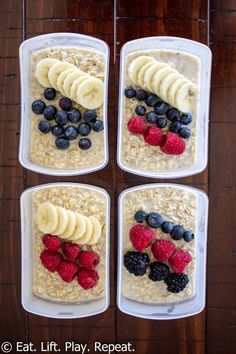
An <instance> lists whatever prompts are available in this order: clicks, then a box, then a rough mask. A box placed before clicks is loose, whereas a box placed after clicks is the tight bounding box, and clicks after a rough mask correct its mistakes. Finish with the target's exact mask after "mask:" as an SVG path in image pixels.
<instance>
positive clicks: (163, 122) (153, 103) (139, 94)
mask: <svg viewBox="0 0 236 354" xmlns="http://www.w3.org/2000/svg"><path fill="white" fill-rule="evenodd" d="M124 93H125V96H126V97H127V98H129V99H130V98H136V99H137V100H138V101H144V102H145V103H146V105H147V106H148V107H152V108H153V111H150V112H148V113H147V112H146V111H147V110H146V107H145V106H143V105H138V106H137V107H136V108H135V113H136V114H137V115H138V116H145V115H146V120H147V122H148V123H150V124H156V125H157V126H158V127H159V128H161V129H163V128H165V127H166V126H167V124H168V121H167V119H168V120H169V121H171V124H170V126H169V130H170V131H171V132H172V133H177V134H179V135H180V136H181V137H182V138H184V139H187V138H189V137H190V136H191V135H192V134H191V131H190V130H189V129H188V128H187V127H185V125H189V124H190V123H191V122H192V120H193V118H192V115H191V114H190V113H180V111H178V110H177V109H176V108H170V107H169V105H168V104H167V103H165V102H163V101H162V100H161V99H160V97H158V96H157V95H155V94H149V93H147V92H146V91H144V90H142V89H139V90H135V89H134V88H133V87H132V86H128V87H126V88H125V92H124Z"/></svg>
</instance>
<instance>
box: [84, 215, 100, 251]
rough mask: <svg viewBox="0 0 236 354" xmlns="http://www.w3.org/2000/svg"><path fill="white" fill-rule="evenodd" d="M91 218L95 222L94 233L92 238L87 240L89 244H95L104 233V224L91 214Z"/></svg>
mask: <svg viewBox="0 0 236 354" xmlns="http://www.w3.org/2000/svg"><path fill="white" fill-rule="evenodd" d="M89 220H90V221H91V223H92V224H93V234H92V236H91V238H90V240H89V241H88V242H87V244H88V245H95V244H96V243H97V242H98V240H99V239H100V237H101V235H102V226H101V224H100V222H99V221H98V219H97V218H95V217H94V216H90V217H89Z"/></svg>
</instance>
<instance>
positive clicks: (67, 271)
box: [57, 261, 79, 283]
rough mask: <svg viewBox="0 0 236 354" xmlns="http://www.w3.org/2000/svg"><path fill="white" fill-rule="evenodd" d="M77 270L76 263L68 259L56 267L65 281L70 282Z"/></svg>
mask: <svg viewBox="0 0 236 354" xmlns="http://www.w3.org/2000/svg"><path fill="white" fill-rule="evenodd" d="M78 270H79V268H78V266H77V265H76V264H74V263H72V262H68V261H62V262H61V264H60V265H59V267H58V268H57V271H58V274H59V275H60V277H61V278H62V279H63V280H64V281H66V282H67V283H70V282H71V281H72V280H73V279H74V277H75V276H76V273H77V272H78Z"/></svg>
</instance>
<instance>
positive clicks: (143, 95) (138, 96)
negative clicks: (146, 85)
mask: <svg viewBox="0 0 236 354" xmlns="http://www.w3.org/2000/svg"><path fill="white" fill-rule="evenodd" d="M146 97H147V92H146V91H144V90H137V91H136V96H135V98H136V99H137V100H138V101H144V100H145V98H146Z"/></svg>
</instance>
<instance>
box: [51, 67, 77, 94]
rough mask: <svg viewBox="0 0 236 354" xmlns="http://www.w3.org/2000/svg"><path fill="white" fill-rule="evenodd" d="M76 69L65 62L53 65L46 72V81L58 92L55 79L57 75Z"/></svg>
mask: <svg viewBox="0 0 236 354" xmlns="http://www.w3.org/2000/svg"><path fill="white" fill-rule="evenodd" d="M72 68H74V69H76V66H75V65H73V64H71V63H68V62H66V61H60V62H59V63H56V64H54V65H53V66H52V67H51V68H50V69H49V71H48V80H49V82H50V84H51V86H52V87H54V88H55V89H56V90H57V91H59V89H58V86H57V79H58V77H59V75H60V74H61V73H62V72H63V71H65V70H67V69H72Z"/></svg>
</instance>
